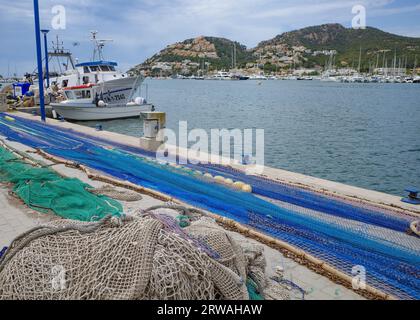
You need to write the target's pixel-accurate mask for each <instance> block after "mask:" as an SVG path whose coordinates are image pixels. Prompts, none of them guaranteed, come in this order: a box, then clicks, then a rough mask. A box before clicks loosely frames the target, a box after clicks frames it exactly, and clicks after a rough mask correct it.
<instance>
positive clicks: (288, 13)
mask: <svg viewBox="0 0 420 320" xmlns="http://www.w3.org/2000/svg"><path fill="white" fill-rule="evenodd" d="M57 4H60V5H63V6H64V7H65V8H66V12H67V30H65V31H60V32H58V33H59V34H60V36H61V37H62V39H63V40H64V41H65V43H66V44H67V47H68V46H69V45H70V46H71V43H72V42H75V41H77V42H80V43H81V45H80V47H77V48H71V49H72V50H73V51H74V53H75V55H76V56H77V57H79V58H80V60H86V59H89V57H90V55H91V43H90V41H89V31H90V30H98V31H99V32H100V37H105V38H113V39H114V40H115V42H114V43H112V44H110V45H109V46H108V47H106V50H105V53H106V57H107V58H115V59H117V60H119V61H120V62H121V63H122V66H123V67H124V68H128V67H130V66H132V65H134V64H137V63H140V62H142V61H143V60H144V59H146V58H147V57H149V56H151V55H152V54H154V53H156V52H157V51H160V50H161V49H163V48H164V47H165V46H166V45H169V44H171V43H173V42H176V41H182V40H184V39H186V38H192V37H196V36H198V35H208V36H220V37H226V38H230V39H234V40H238V41H240V42H241V43H244V44H245V45H247V46H248V47H253V46H255V45H256V44H258V42H260V41H262V40H266V39H270V38H272V37H274V36H276V35H277V34H280V33H282V32H285V31H289V30H291V29H297V28H301V27H305V26H309V25H316V24H321V23H329V22H338V23H342V24H344V25H346V26H349V25H350V23H351V20H352V17H353V16H352V13H351V9H352V7H353V5H355V4H362V5H364V6H366V8H367V13H368V23H369V24H370V25H374V26H376V24H377V26H380V27H382V28H383V29H385V30H386V31H393V30H399V33H401V32H404V30H406V31H407V32H409V33H407V34H410V35H412V34H415V33H414V32H413V31H412V29H411V28H410V25H417V24H418V23H417V22H416V21H418V20H419V11H420V7H419V6H420V5H419V3H418V1H417V0H404V1H403V0H340V1H335V0H312V1H309V0H281V1H279V0H136V1H133V0H103V1H97V0H60V1H58V0H43V1H40V9H41V17H42V26H43V27H45V26H46V27H50V25H51V19H52V17H53V14H52V13H51V8H52V7H53V6H54V5H57ZM0 12H2V16H1V19H0V32H1V38H2V53H1V55H0V74H1V73H5V69H7V63H8V62H9V61H11V62H12V63H14V62H15V61H16V63H17V64H18V68H19V72H20V73H23V72H24V71H31V70H28V66H34V61H35V50H34V36H33V33H34V29H33V8H32V1H22V2H16V3H12V4H11V2H10V1H9V0H0ZM3 13H5V14H3ZM407 16H411V20H410V19H408V18H407ZM384 17H386V19H384ZM56 33H57V32H52V33H51V34H50V37H52V36H54V35H55V34H56ZM5 66H6V67H5ZM32 69H33V68H32Z"/></svg>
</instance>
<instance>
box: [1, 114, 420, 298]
mask: <svg viewBox="0 0 420 320" xmlns="http://www.w3.org/2000/svg"><path fill="white" fill-rule="evenodd" d="M0 134H2V135H4V136H6V137H7V138H8V139H10V140H14V141H18V142H21V143H23V144H25V145H28V146H31V147H33V148H39V149H43V150H45V151H46V152H48V153H50V154H52V155H55V156H59V157H62V158H65V159H69V160H72V161H75V162H78V163H81V164H84V165H86V166H89V167H91V168H94V169H96V170H98V171H101V172H104V173H106V174H109V175H112V176H114V177H117V178H120V179H123V180H127V181H130V182H132V183H135V184H137V185H141V186H144V187H146V188H150V189H153V190H156V191H160V192H162V193H165V194H168V195H170V196H172V197H175V198H177V199H179V200H182V201H184V202H186V203H189V204H190V205H193V206H196V207H199V208H202V209H206V210H209V211H212V212H214V213H217V214H219V215H222V216H225V217H228V218H231V219H233V220H236V221H238V222H240V223H242V224H245V225H249V226H252V227H253V228H255V229H257V230H260V231H262V232H264V233H266V234H269V235H271V236H273V237H275V238H278V239H280V240H284V241H286V242H288V243H290V244H293V245H295V246H296V247H298V248H301V249H303V250H305V251H307V252H309V253H311V254H313V255H314V256H316V257H319V258H320V259H322V260H324V261H327V262H328V263H330V264H331V265H333V266H334V267H336V268H337V269H339V270H341V271H343V272H344V273H346V274H349V275H351V271H352V267H354V266H356V265H361V266H364V267H365V268H366V271H367V282H368V283H370V284H372V285H374V286H375V287H377V288H380V289H382V290H383V291H385V292H388V293H391V294H393V295H396V296H398V297H400V298H412V299H418V298H420V293H419V292H420V279H419V275H420V255H419V253H420V252H419V248H420V240H419V239H417V238H414V237H413V239H414V240H413V241H417V243H418V245H417V246H416V245H414V246H404V245H402V244H401V243H399V242H398V241H395V240H393V239H389V238H387V237H386V236H385V233H384V235H383V236H382V235H381V234H380V233H378V232H367V231H366V232H364V231H363V228H353V227H349V226H346V225H344V224H340V223H331V222H330V221H328V220H327V219H326V218H325V217H323V218H321V217H317V216H316V215H313V214H308V213H306V212H305V210H294V209H293V208H285V207H282V206H279V205H276V204H275V203H271V202H269V201H266V200H264V199H261V198H260V197H257V196H255V195H253V194H249V193H244V192H239V191H235V190H233V189H230V188H228V187H226V186H223V185H220V184H217V183H212V182H210V181H208V180H206V179H204V178H202V177H201V176H195V175H194V174H193V173H192V171H188V170H187V171H186V170H180V169H177V168H173V167H171V166H169V165H163V164H159V163H156V162H152V161H150V160H149V159H147V158H145V157H146V156H151V155H152V154H151V153H147V152H144V151H142V150H141V149H137V148H130V147H124V146H122V145H121V146H117V145H116V144H115V143H111V142H109V141H106V140H103V139H96V138H95V137H89V136H86V135H83V134H79V133H77V132H74V131H71V130H62V129H61V128H60V129H58V128H56V127H53V126H49V125H46V124H41V123H39V122H35V121H29V120H24V119H21V118H18V117H16V118H15V121H7V120H5V119H4V116H2V115H0ZM105 146H106V147H105ZM110 146H111V147H114V149H111V148H109V147H110ZM117 147H118V148H117ZM190 167H191V168H194V167H193V165H190ZM197 168H201V169H203V168H205V169H206V170H208V171H209V172H213V173H221V174H222V175H224V176H225V177H232V178H234V179H235V180H241V181H245V182H248V183H251V184H252V186H253V188H254V191H255V192H256V193H257V194H259V195H263V196H265V197H267V198H271V199H274V200H281V201H284V202H287V203H290V204H293V205H295V206H299V207H300V208H305V209H311V210H315V211H319V212H322V213H323V214H325V215H330V216H331V217H337V218H339V219H344V218H345V219H349V220H352V221H357V222H361V223H364V224H365V225H366V228H368V227H369V226H375V227H378V228H384V229H386V230H388V231H390V232H395V233H397V234H402V233H403V232H405V231H406V230H407V229H408V226H409V222H410V220H409V219H408V218H407V217H405V216H404V215H401V216H397V215H395V216H392V215H391V214H390V213H388V212H385V211H381V210H379V209H373V208H366V207H363V206H357V205H353V204H349V203H347V202H344V201H340V200H337V199H332V198H328V197H324V196H320V195H318V194H315V193H311V192H308V191H305V190H300V189H298V188H287V187H286V186H284V185H281V184H278V183H275V182H273V181H269V180H265V179H262V178H257V177H250V176H246V175H244V174H242V173H240V172H238V171H235V170H233V169H230V168H223V167H221V166H210V165H201V166H198V167H197ZM378 230H380V229H378Z"/></svg>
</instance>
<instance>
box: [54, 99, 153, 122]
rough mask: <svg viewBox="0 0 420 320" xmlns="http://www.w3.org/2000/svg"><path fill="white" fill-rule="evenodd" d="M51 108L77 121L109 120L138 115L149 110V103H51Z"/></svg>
mask: <svg viewBox="0 0 420 320" xmlns="http://www.w3.org/2000/svg"><path fill="white" fill-rule="evenodd" d="M51 106H52V107H53V109H54V110H55V111H56V112H57V113H58V114H59V115H60V116H62V117H63V118H64V119H68V120H77V121H91V120H111V119H123V118H133V117H139V116H140V113H141V112H143V111H150V110H151V109H152V105H151V104H143V105H131V106H125V105H123V106H106V107H97V106H96V105H94V104H92V105H91V106H86V104H83V105H69V104H66V103H53V104H51Z"/></svg>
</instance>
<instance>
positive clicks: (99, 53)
mask: <svg viewBox="0 0 420 320" xmlns="http://www.w3.org/2000/svg"><path fill="white" fill-rule="evenodd" d="M90 33H91V34H92V39H91V40H92V42H93V57H92V61H95V60H97V59H98V60H104V56H103V49H104V47H105V44H106V43H107V42H112V41H114V40H112V39H97V37H96V36H97V34H98V31H94V30H93V31H91V32H90Z"/></svg>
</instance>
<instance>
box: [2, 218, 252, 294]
mask: <svg viewBox="0 0 420 320" xmlns="http://www.w3.org/2000/svg"><path fill="white" fill-rule="evenodd" d="M244 288H245V286H244V283H243V281H240V279H239V276H237V275H236V273H235V272H233V271H232V270H230V269H228V268H227V267H225V266H224V265H222V264H220V263H218V262H216V261H214V260H213V259H211V258H209V256H208V255H207V254H206V253H204V252H203V251H202V250H200V249H198V248H197V247H196V246H194V245H193V244H192V242H191V241H189V240H188V239H184V238H182V237H180V236H179V235H178V234H176V233H174V232H169V231H168V230H167V228H165V227H164V225H163V224H162V222H160V221H159V220H156V219H153V218H150V217H142V218H133V217H132V218H127V217H126V218H124V221H123V220H120V219H116V218H107V219H104V220H103V221H101V222H99V223H81V222H74V221H68V220H59V221H55V222H51V223H49V224H46V225H44V226H41V227H38V228H35V229H32V230H30V231H28V232H27V233H25V234H23V235H22V236H21V237H20V238H18V239H16V240H15V241H14V243H13V244H12V246H11V247H10V248H9V250H8V251H7V252H6V254H5V256H4V257H3V259H2V261H1V263H0V299H215V298H221V299H245V298H247V293H246V290H244Z"/></svg>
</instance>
